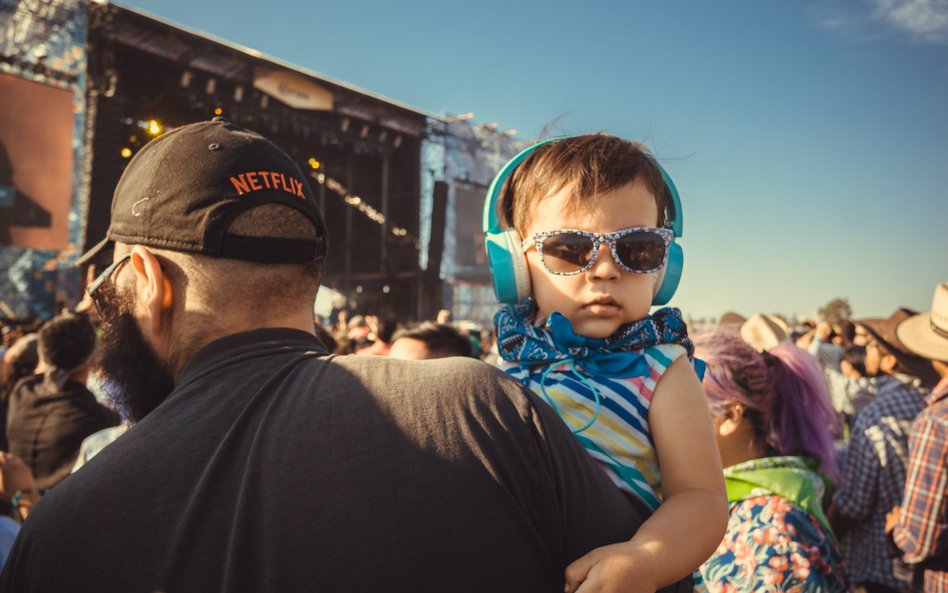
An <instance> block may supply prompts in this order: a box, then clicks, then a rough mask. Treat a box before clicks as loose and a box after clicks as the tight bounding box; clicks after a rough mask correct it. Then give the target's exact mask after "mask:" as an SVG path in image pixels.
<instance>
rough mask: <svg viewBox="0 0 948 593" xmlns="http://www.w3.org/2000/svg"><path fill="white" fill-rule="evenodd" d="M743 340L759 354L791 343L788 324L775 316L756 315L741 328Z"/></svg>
mask: <svg viewBox="0 0 948 593" xmlns="http://www.w3.org/2000/svg"><path fill="white" fill-rule="evenodd" d="M741 338H742V339H743V340H744V341H745V342H747V343H748V344H750V345H751V346H753V347H754V348H755V349H757V351H758V352H763V351H764V350H770V349H771V348H773V347H774V346H776V345H777V344H781V343H783V342H789V341H790V336H789V335H788V333H787V329H786V323H784V322H783V320H781V319H779V318H776V317H774V316H773V315H762V314H760V313H755V314H753V315H751V316H750V319H748V320H747V321H745V322H744V325H742V326H741Z"/></svg>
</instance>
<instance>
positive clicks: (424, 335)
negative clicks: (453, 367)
mask: <svg viewBox="0 0 948 593" xmlns="http://www.w3.org/2000/svg"><path fill="white" fill-rule="evenodd" d="M388 355H389V356H391V357H392V358H401V359H403V360H427V359H431V358H447V357H449V356H464V357H472V356H473V353H472V350H471V341H470V340H468V339H467V337H466V336H464V335H463V334H462V333H461V332H460V331H458V330H457V329H455V328H454V327H453V326H450V325H447V324H444V323H435V322H432V321H425V322H422V323H420V324H418V325H417V326H415V327H409V328H405V329H400V330H398V331H397V332H395V335H394V336H393V337H392V348H391V351H390V352H389V354H388Z"/></svg>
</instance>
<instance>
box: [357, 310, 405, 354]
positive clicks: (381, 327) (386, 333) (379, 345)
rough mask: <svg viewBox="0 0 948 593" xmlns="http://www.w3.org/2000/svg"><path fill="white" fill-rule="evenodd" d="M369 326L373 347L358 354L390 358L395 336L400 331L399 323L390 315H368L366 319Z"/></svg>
mask: <svg viewBox="0 0 948 593" xmlns="http://www.w3.org/2000/svg"><path fill="white" fill-rule="evenodd" d="M365 321H366V323H367V324H368V326H369V338H370V339H371V340H372V342H371V345H370V346H369V347H367V348H363V349H362V350H359V351H358V352H356V354H360V355H372V356H388V355H389V351H391V349H392V342H393V337H392V336H393V335H394V334H395V332H396V331H398V322H397V321H396V320H395V319H394V318H392V317H390V316H388V315H381V316H379V315H368V316H366V318H365Z"/></svg>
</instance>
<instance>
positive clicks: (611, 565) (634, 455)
mask: <svg viewBox="0 0 948 593" xmlns="http://www.w3.org/2000/svg"><path fill="white" fill-rule="evenodd" d="M666 179H667V176H666V175H665V173H664V171H663V170H662V169H661V167H660V166H659V165H658V164H657V162H656V161H655V160H654V158H652V157H651V155H649V154H648V153H647V152H646V150H645V149H644V147H643V146H642V145H641V144H638V143H635V142H630V141H627V140H623V139H621V138H617V137H615V136H609V135H604V134H593V135H586V136H577V137H568V138H557V139H554V140H552V141H547V142H543V143H540V144H538V145H535V146H533V147H531V148H530V149H527V150H526V151H524V152H523V153H521V154H520V155H518V156H517V157H515V158H514V159H513V160H512V161H511V162H510V163H508V164H507V166H505V167H504V169H503V170H501V172H500V173H499V174H498V176H497V178H496V179H495V180H494V183H493V184H492V186H491V189H490V191H489V193H488V200H487V204H486V205H485V231H487V232H488V234H487V243H488V255H489V256H490V259H491V269H492V273H493V275H494V283H495V289H496V291H497V293H498V298H499V299H500V300H501V301H503V302H506V303H508V305H506V306H504V307H503V308H502V309H501V310H500V311H499V312H498V313H497V315H496V317H495V325H496V331H497V339H498V347H499V351H500V355H501V357H502V358H503V360H504V361H505V362H504V364H503V366H504V368H505V369H506V370H507V372H509V373H510V374H511V375H513V376H514V377H516V378H517V379H519V380H521V381H522V382H523V383H524V384H525V385H527V386H529V387H530V388H532V389H533V390H534V391H536V392H537V393H539V394H541V395H542V396H543V397H544V399H545V400H546V401H547V402H548V403H549V404H550V405H551V406H553V408H555V409H556V411H557V412H558V413H559V415H560V417H561V418H562V419H563V421H564V422H566V424H567V425H568V426H569V427H570V428H571V429H572V431H573V433H574V434H575V435H576V438H577V439H578V440H579V441H580V442H581V443H582V445H583V446H584V447H585V448H586V450H587V451H588V452H589V454H590V455H591V456H592V457H593V459H595V460H596V461H597V462H598V463H599V464H600V465H601V467H602V468H603V470H604V471H605V472H606V473H607V474H608V475H609V477H610V478H611V479H612V480H613V482H615V484H616V485H617V486H618V487H619V488H621V489H622V490H624V491H626V492H628V493H629V494H631V495H632V496H634V497H635V498H637V499H638V500H639V501H641V502H642V503H644V504H645V505H647V506H648V507H649V508H651V509H652V510H653V511H654V512H653V514H652V515H651V516H650V517H649V519H648V520H647V521H646V522H645V523H644V524H643V525H642V526H641V528H640V529H639V530H638V531H637V532H636V533H635V534H634V536H633V537H632V538H631V539H630V540H629V541H627V542H624V543H618V544H613V545H609V546H604V547H602V548H598V549H595V550H593V551H591V552H589V553H588V554H586V555H585V556H583V557H582V558H579V559H578V560H576V561H575V562H573V563H572V564H571V565H570V566H569V567H567V569H566V591H567V593H570V592H572V591H576V590H577V589H579V590H580V591H585V590H589V591H625V592H628V591H634V592H638V591H643V592H648V593H652V592H654V591H655V590H657V589H659V588H661V587H664V586H668V585H672V584H674V583H677V582H678V581H681V580H682V579H684V578H686V577H687V576H688V575H689V574H692V573H693V571H695V569H696V568H697V567H698V566H700V565H701V563H702V562H704V561H705V560H706V559H707V558H708V557H709V556H710V555H711V553H712V552H713V551H714V550H715V548H716V547H717V546H718V544H720V543H721V541H722V537H723V534H724V530H725V526H726V523H727V502H726V496H725V491H724V481H723V477H722V468H721V459H720V457H719V455H718V452H717V449H716V441H715V438H714V433H713V430H712V424H711V419H710V414H709V412H708V404H707V401H706V399H705V396H704V393H703V392H702V390H701V383H700V381H699V379H698V377H697V376H696V374H695V371H694V369H693V366H692V361H691V360H690V357H691V355H692V353H693V346H692V344H691V341H690V340H689V338H688V335H687V330H686V327H685V324H684V321H683V320H682V318H681V313H680V312H679V311H678V310H677V309H671V308H666V309H661V310H659V311H657V312H656V313H654V314H653V315H649V310H650V307H651V306H652V304H653V302H656V303H660V302H665V301H667V299H668V298H670V296H671V293H673V292H674V289H675V286H676V284H677V274H679V273H680V265H681V251H680V248H678V247H677V246H676V245H674V243H673V241H674V236H675V231H674V230H673V229H674V228H675V227H676V225H675V222H676V221H678V222H679V223H680V220H681V212H680V205H679V204H678V199H677V194H676V193H675V189H674V186H673V185H672V184H671V181H670V179H668V180H667V181H668V182H667V183H666ZM678 228H679V229H680V226H678ZM679 232H680V231H679ZM670 253H671V254H672V255H673V257H671V258H670V257H669V254H670ZM672 265H673V266H674V267H675V268H676V269H675V270H673V271H668V270H667V268H668V267H669V266H672ZM666 272H668V276H669V278H667V282H664V281H665V280H666V278H665V276H666ZM663 282H664V284H663ZM695 584H696V588H697V589H699V590H700V589H701V585H700V576H695Z"/></svg>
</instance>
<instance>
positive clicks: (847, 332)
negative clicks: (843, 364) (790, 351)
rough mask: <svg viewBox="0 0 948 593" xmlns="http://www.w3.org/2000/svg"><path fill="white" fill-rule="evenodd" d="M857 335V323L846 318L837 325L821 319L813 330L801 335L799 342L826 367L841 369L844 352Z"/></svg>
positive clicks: (835, 369)
mask: <svg viewBox="0 0 948 593" xmlns="http://www.w3.org/2000/svg"><path fill="white" fill-rule="evenodd" d="M855 337H856V324H855V323H853V322H852V321H850V320H848V319H844V320H842V321H840V322H839V323H838V324H836V325H835V326H834V325H833V324H831V323H830V322H828V321H821V322H819V323H818V324H817V326H816V328H815V329H814V330H813V331H812V332H808V333H807V334H805V335H804V336H801V338H800V339H798V340H797V342H798V345H800V346H801V347H803V348H806V350H807V352H809V353H810V354H812V355H813V356H816V357H817V358H818V359H819V360H820V361H821V362H822V363H823V365H824V367H825V368H827V369H832V370H834V371H839V370H840V368H839V365H840V361H842V359H843V353H844V352H845V350H846V348H847V347H849V346H850V345H852V343H853V339H855Z"/></svg>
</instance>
